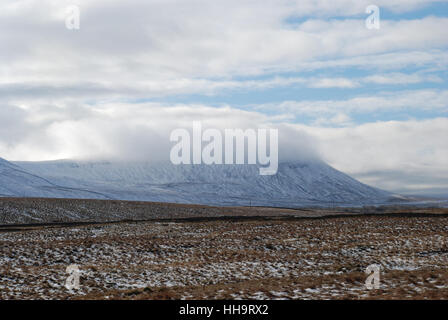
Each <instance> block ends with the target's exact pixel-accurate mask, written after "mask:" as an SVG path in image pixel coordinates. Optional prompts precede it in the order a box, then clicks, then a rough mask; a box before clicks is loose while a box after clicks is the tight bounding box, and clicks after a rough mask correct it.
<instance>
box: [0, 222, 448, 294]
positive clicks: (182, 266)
mask: <svg viewBox="0 0 448 320" xmlns="http://www.w3.org/2000/svg"><path fill="white" fill-rule="evenodd" d="M447 240H448V218H447V217H446V216H439V217H391V216H364V217H361V216H354V217H341V218H325V219H297V220H282V219H278V220H267V221H263V220H260V219H257V218H254V219H253V220H248V221H225V220H222V221H208V222H207V221H200V222H154V221H152V222H151V221H147V222H120V223H109V224H105V223H103V224H95V225H83V226H79V225H78V226H66V227H61V226H34V227H31V226H27V227H18V228H16V229H13V228H10V229H3V230H2V231H1V232H0V299H36V298H38V299H86V298H88V299H367V298H380V299H396V298H403V299H414V298H428V299H429V298H431V299H447V298H448V270H447V266H448V246H447V243H448V241H447ZM71 264H77V265H78V266H79V270H80V288H79V289H73V290H72V291H69V290H68V289H67V288H66V287H65V282H66V278H67V277H68V276H69V275H68V274H67V273H66V268H67V266H69V265H71ZM371 264H378V265H380V266H381V271H380V289H378V290H367V289H366V287H365V285H364V283H365V280H366V277H367V274H365V273H364V271H365V269H366V267H367V266H369V265H371Z"/></svg>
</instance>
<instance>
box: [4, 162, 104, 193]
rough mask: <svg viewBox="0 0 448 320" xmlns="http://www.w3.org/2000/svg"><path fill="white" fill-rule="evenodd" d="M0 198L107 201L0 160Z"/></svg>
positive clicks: (87, 191) (86, 191)
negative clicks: (90, 199) (95, 199)
mask: <svg viewBox="0 0 448 320" xmlns="http://www.w3.org/2000/svg"><path fill="white" fill-rule="evenodd" d="M0 196H2V197H51V198H98V199H107V198H108V197H107V196H105V195H101V194H99V193H96V192H92V191H89V190H83V189H79V188H69V187H65V186H60V185H57V184H55V183H54V182H52V181H50V180H48V179H45V178H42V177H40V176H38V175H36V174H34V173H31V172H28V171H26V170H25V169H23V168H22V167H20V166H18V165H16V164H13V163H11V162H8V161H6V160H4V159H2V158H0Z"/></svg>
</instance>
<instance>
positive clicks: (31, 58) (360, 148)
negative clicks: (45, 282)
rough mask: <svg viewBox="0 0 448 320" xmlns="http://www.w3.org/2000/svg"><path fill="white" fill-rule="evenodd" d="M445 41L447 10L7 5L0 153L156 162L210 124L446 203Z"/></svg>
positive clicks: (238, 4) (30, 0) (285, 0)
mask: <svg viewBox="0 0 448 320" xmlns="http://www.w3.org/2000/svg"><path fill="white" fill-rule="evenodd" d="M72 5H75V6H78V8H79V9H80V25H79V27H80V28H79V29H68V28H67V27H66V19H67V17H69V16H70V14H71V11H67V8H68V7H69V6H72ZM369 5H376V6H377V7H378V8H379V14H380V16H379V17H380V26H379V29H375V28H373V29H372V28H367V27H366V19H367V18H368V17H369V15H370V14H369V13H366V8H367V7H368V6H369ZM446 30H448V3H447V1H430V0H428V1H417V0H369V1H364V0H335V1H328V0H300V1H294V0H272V1H271V0H248V1H246V0H226V1H210V0H208V1H205V0H204V1H198V0H182V1H180V0H178V1H172V0H151V1H136V0H127V1H114V0H86V1H84V0H70V1H65V0H52V1H50V0H2V1H1V2H0V157H2V158H5V159H8V160H26V161H40V160H54V159H67V158H77V159H83V158H85V159H93V158H104V159H114V158H117V159H118V158H120V159H128V160H139V161H140V160H150V159H156V158H157V159H158V158H163V157H164V156H167V155H168V153H169V147H170V141H169V134H170V131H171V130H173V129H174V128H178V127H183V128H190V127H191V126H192V122H193V121H201V122H202V123H203V125H204V127H211V128H277V129H278V130H279V135H280V146H279V148H280V150H279V152H280V160H282V159H284V160H286V159H289V158H297V159H302V158H310V157H311V158H314V157H318V158H321V159H322V160H324V161H326V162H327V163H329V164H330V165H332V166H333V167H335V168H336V169H338V170H341V171H343V172H345V173H348V174H350V175H351V176H353V177H355V178H357V179H359V180H360V181H362V182H365V183H368V184H370V185H373V186H376V187H379V188H383V189H386V190H390V191H393V192H398V193H403V194H424V195H436V196H444V197H448V139H447V137H448V86H447V66H448V51H447V47H448V36H447V33H446Z"/></svg>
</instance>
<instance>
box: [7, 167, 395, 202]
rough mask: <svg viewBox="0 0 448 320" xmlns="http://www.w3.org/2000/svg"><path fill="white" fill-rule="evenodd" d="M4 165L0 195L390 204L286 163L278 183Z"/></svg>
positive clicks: (251, 174)
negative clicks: (5, 178) (6, 178)
mask: <svg viewBox="0 0 448 320" xmlns="http://www.w3.org/2000/svg"><path fill="white" fill-rule="evenodd" d="M2 163H3V166H4V168H5V169H4V172H3V173H0V174H2V175H3V176H5V177H8V179H9V180H7V181H6V183H4V180H3V176H2V181H1V182H0V188H1V189H0V190H3V191H2V192H1V193H3V194H9V195H11V194H14V195H17V196H35V195H38V194H40V196H51V197H77V196H79V197H83V198H96V199H97V198H100V199H102V198H111V199H121V200H143V201H160V202H177V203H197V204H210V205H259V206H276V207H282V206H285V207H292V206H312V205H321V206H333V205H371V204H382V203H387V202H388V200H389V199H390V198H391V197H392V194H391V193H389V192H386V191H383V190H379V189H376V188H373V187H370V186H367V185H365V184H363V183H361V182H359V181H357V180H355V179H353V178H351V177H349V176H348V175H346V174H344V173H342V172H340V171H338V170H335V169H334V168H332V167H330V166H329V165H327V164H325V163H323V162H318V161H317V162H283V163H280V164H279V169H278V172H277V174H276V175H273V176H260V175H259V174H258V167H257V166H255V165H178V166H176V165H173V164H171V163H160V164H150V163H142V162H140V163H132V162H108V161H100V162H89V161H86V162H82V161H69V160H60V161H48V162H15V163H9V162H6V161H3V162H2ZM12 185H16V187H14V188H12ZM61 186H63V187H61ZM94 192H95V193H94Z"/></svg>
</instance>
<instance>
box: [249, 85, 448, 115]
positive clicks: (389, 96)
mask: <svg viewBox="0 0 448 320" xmlns="http://www.w3.org/2000/svg"><path fill="white" fill-rule="evenodd" d="M447 107H448V90H414V91H392V92H382V93H379V94H377V95H363V96H358V97H354V98H350V99H347V100H312V101H311V100H310V101H284V102H281V103H269V104H264V105H257V106H252V108H254V109H255V110H272V109H274V108H275V109H276V110H278V112H288V113H292V114H296V115H311V116H320V115H328V114H340V113H341V112H343V113H346V114H348V113H351V114H363V113H364V114H366V113H370V112H375V111H388V112H391V111H397V110H415V109H417V110H439V111H442V112H444V111H446V110H447Z"/></svg>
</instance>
